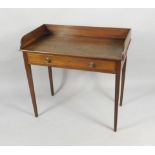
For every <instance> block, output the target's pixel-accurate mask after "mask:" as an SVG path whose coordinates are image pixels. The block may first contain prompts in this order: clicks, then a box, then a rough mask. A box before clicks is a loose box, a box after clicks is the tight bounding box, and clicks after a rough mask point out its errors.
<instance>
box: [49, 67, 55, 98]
mask: <svg viewBox="0 0 155 155" xmlns="http://www.w3.org/2000/svg"><path fill="white" fill-rule="evenodd" d="M48 74H49V81H50V88H51V95H52V96H54V87H53V76H52V68H51V67H50V66H48Z"/></svg>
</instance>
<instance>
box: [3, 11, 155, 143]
mask: <svg viewBox="0 0 155 155" xmlns="http://www.w3.org/2000/svg"><path fill="white" fill-rule="evenodd" d="M43 23H51V24H52V23H53V24H68V25H89V26H105V27H129V28H132V42H131V46H130V48H129V51H128V64H127V73H126V85H125V93H124V102H123V107H122V108H119V121H118V132H117V133H114V132H113V130H112V128H113V110H114V101H113V100H114V75H111V74H103V73H92V72H84V71H77V70H76V71H75V70H66V69H57V68H54V70H53V78H54V88H55V93H56V94H55V96H54V97H52V96H50V87H49V80H48V74H47V68H46V67H37V66H34V67H33V76H34V84H35V90H36V96H37V103H38V110H39V114H40V116H39V117H38V118H37V119H36V118H34V116H33V110H32V104H31V98H30V95H29V90H28V85H27V79H26V75H25V70H24V65H23V59H22V53H21V52H19V51H18V50H19V46H20V39H21V37H22V35H24V34H25V33H27V32H29V31H31V30H33V29H34V28H36V27H37V26H39V25H41V24H43ZM154 28H155V9H0V34H1V35H0V145H154V144H155V138H154V137H155V132H154V131H155V102H154V100H155V80H154V79H155V78H154V77H155V69H154V66H155V42H154V41H155V29H154Z"/></svg>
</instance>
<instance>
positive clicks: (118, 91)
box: [20, 24, 131, 131]
mask: <svg viewBox="0 0 155 155" xmlns="http://www.w3.org/2000/svg"><path fill="white" fill-rule="evenodd" d="M130 34H131V30H130V29H127V28H102V27H86V26H63V25H49V24H44V25H42V26H40V27H38V28H37V29H35V30H34V31H32V32H30V33H28V34H26V35H24V36H23V38H22V40H21V47H20V49H21V51H22V52H23V57H24V62H25V69H26V73H27V79H28V83H29V89H30V93H31V98H32V104H33V108H34V113H35V116H36V117H38V111H37V104H36V97H35V91H34V85H33V78H32V71H31V65H43V66H47V67H48V73H49V80H50V86H51V94H52V95H54V89H53V80H52V67H60V68H68V69H79V70H86V71H93V72H104V73H112V74H115V77H116V79H115V105H114V131H117V117H118V105H119V104H120V105H122V100H123V90H124V81H125V70H126V62H127V50H128V47H129V44H130V40H131V39H130V36H131V35H130Z"/></svg>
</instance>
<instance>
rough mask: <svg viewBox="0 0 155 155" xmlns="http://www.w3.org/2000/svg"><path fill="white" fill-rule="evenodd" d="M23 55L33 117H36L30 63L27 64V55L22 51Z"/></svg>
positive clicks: (36, 111)
mask: <svg viewBox="0 0 155 155" xmlns="http://www.w3.org/2000/svg"><path fill="white" fill-rule="evenodd" d="M23 57H24V63H25V70H26V74H27V79H28V84H29V89H30V94H31V99H32V104H33V109H34V114H35V117H38V110H37V104H36V97H35V92H34V84H33V77H32V70H31V65H30V64H28V61H27V55H26V54H25V53H23Z"/></svg>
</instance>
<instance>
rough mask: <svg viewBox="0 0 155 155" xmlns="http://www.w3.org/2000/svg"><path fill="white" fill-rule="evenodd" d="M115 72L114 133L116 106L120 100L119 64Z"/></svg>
mask: <svg viewBox="0 0 155 155" xmlns="http://www.w3.org/2000/svg"><path fill="white" fill-rule="evenodd" d="M117 68H118V69H117V72H116V75H115V107H114V131H115V132H116V131H117V118H118V105H119V98H120V80H121V64H120V63H118V65H117Z"/></svg>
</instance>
